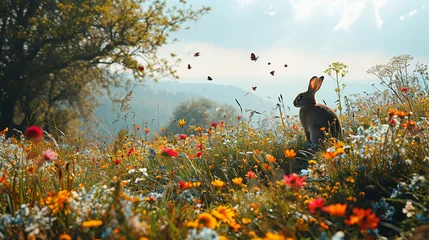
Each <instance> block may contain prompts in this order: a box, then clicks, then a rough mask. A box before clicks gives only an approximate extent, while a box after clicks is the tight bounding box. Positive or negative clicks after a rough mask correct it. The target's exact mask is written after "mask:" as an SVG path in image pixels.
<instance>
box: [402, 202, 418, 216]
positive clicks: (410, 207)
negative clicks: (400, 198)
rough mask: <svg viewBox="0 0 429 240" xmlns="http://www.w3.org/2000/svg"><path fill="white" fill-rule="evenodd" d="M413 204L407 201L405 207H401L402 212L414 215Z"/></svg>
mask: <svg viewBox="0 0 429 240" xmlns="http://www.w3.org/2000/svg"><path fill="white" fill-rule="evenodd" d="M414 209H415V208H414V206H413V203H412V202H411V201H407V203H406V204H405V207H404V208H403V209H402V212H403V213H404V214H407V217H412V216H413V215H414Z"/></svg>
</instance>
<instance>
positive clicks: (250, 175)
mask: <svg viewBox="0 0 429 240" xmlns="http://www.w3.org/2000/svg"><path fill="white" fill-rule="evenodd" d="M246 177H248V178H256V173H255V172H253V171H248V172H247V173H246Z"/></svg>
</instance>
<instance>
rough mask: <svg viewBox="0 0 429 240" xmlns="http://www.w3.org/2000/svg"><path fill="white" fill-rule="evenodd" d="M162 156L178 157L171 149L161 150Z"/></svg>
mask: <svg viewBox="0 0 429 240" xmlns="http://www.w3.org/2000/svg"><path fill="white" fill-rule="evenodd" d="M162 155H163V156H170V157H178V156H179V154H178V153H177V152H176V151H174V150H173V149H171V148H164V149H162Z"/></svg>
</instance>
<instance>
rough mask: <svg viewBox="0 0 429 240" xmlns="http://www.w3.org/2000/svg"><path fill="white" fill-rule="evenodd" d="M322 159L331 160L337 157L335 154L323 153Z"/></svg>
mask: <svg viewBox="0 0 429 240" xmlns="http://www.w3.org/2000/svg"><path fill="white" fill-rule="evenodd" d="M322 155H323V157H324V158H326V159H333V158H334V157H336V156H337V153H336V152H324V153H322Z"/></svg>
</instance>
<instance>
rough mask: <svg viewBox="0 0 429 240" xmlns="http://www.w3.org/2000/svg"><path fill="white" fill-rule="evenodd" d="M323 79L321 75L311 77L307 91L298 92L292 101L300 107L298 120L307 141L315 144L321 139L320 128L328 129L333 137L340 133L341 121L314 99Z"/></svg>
mask: <svg viewBox="0 0 429 240" xmlns="http://www.w3.org/2000/svg"><path fill="white" fill-rule="evenodd" d="M323 79H324V77H323V76H321V77H320V78H317V77H316V76H314V77H312V78H311V79H310V84H309V85H308V91H307V92H302V93H300V94H298V96H296V98H295V100H294V101H293V105H294V106H295V107H297V108H300V110H299V120H300V121H301V124H302V127H303V128H304V131H305V136H306V137H307V141H309V142H311V143H314V144H316V145H317V144H319V141H320V140H321V139H323V131H322V130H321V128H325V129H326V131H330V133H331V135H332V136H333V137H339V136H340V133H341V123H340V121H339V119H338V117H337V115H336V114H335V113H334V111H333V110H332V109H331V108H330V107H328V106H326V105H323V104H319V103H317V101H316V92H317V90H319V89H320V87H321V86H322V83H323Z"/></svg>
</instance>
